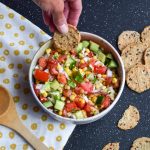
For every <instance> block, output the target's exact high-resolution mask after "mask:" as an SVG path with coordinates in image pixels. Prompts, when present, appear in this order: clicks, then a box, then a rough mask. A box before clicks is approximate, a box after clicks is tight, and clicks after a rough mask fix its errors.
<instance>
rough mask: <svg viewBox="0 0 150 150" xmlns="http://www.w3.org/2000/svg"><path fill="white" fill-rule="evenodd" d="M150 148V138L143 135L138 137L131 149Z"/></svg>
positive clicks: (141, 149)
mask: <svg viewBox="0 0 150 150" xmlns="http://www.w3.org/2000/svg"><path fill="white" fill-rule="evenodd" d="M137 149H139V150H149V149H150V138H148V137H141V138H138V139H136V140H135V141H134V142H133V144H132V147H131V149H130V150H137Z"/></svg>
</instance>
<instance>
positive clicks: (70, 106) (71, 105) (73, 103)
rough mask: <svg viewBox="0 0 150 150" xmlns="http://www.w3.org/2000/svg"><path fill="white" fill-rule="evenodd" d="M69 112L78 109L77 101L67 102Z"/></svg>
mask: <svg viewBox="0 0 150 150" xmlns="http://www.w3.org/2000/svg"><path fill="white" fill-rule="evenodd" d="M65 108H66V110H67V112H71V111H73V110H76V109H78V107H77V105H76V104H75V102H71V103H67V104H66V106H65Z"/></svg>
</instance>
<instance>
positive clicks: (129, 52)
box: [121, 43, 148, 72]
mask: <svg viewBox="0 0 150 150" xmlns="http://www.w3.org/2000/svg"><path fill="white" fill-rule="evenodd" d="M147 47H148V45H147V44H145V43H137V44H134V45H128V46H127V47H126V48H125V49H124V50H123V51H122V54H121V58H122V60H123V62H124V67H125V71H126V72H128V71H129V70H130V69H131V68H132V67H133V66H135V65H136V64H138V63H141V64H142V63H143V55H144V54H143V53H144V51H145V49H146V48H147Z"/></svg>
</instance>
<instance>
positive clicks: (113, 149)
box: [102, 143, 119, 150]
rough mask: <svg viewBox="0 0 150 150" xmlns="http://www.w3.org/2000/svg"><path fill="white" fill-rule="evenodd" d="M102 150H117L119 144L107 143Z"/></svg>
mask: <svg viewBox="0 0 150 150" xmlns="http://www.w3.org/2000/svg"><path fill="white" fill-rule="evenodd" d="M102 150H119V143H108V144H107V145H105V146H104V147H103V149H102Z"/></svg>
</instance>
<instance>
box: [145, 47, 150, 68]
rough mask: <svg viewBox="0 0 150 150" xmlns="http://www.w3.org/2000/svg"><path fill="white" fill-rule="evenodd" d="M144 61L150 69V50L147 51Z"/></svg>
mask: <svg viewBox="0 0 150 150" xmlns="http://www.w3.org/2000/svg"><path fill="white" fill-rule="evenodd" d="M144 61H145V64H146V65H147V66H149V67H150V48H148V49H146V51H145V53H144Z"/></svg>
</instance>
